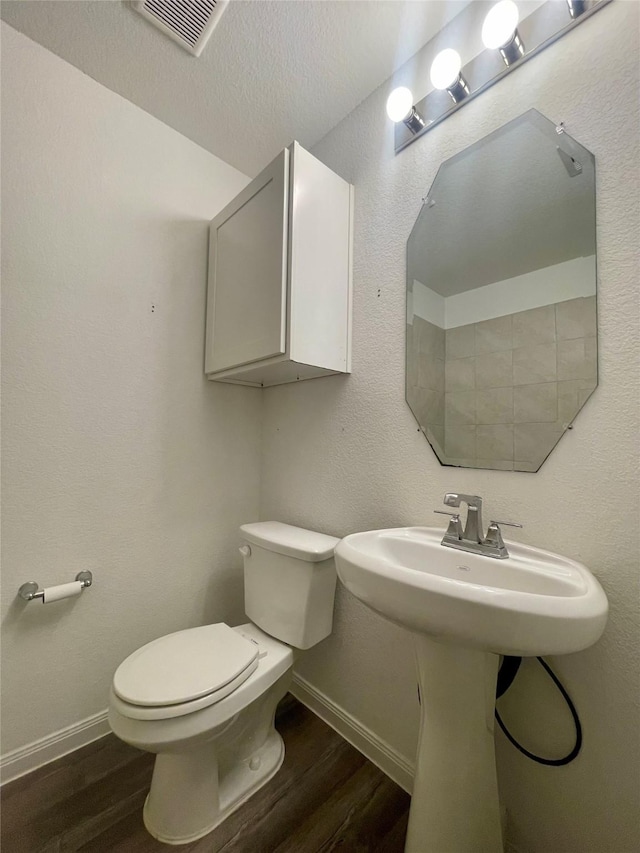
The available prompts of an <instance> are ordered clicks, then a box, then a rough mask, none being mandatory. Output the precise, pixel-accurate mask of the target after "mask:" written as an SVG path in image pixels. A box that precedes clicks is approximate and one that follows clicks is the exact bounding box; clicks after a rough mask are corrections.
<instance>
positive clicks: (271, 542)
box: [240, 521, 340, 563]
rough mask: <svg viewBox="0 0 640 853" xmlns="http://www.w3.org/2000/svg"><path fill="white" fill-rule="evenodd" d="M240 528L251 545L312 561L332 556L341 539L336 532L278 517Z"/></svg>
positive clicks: (315, 561)
mask: <svg viewBox="0 0 640 853" xmlns="http://www.w3.org/2000/svg"><path fill="white" fill-rule="evenodd" d="M240 531H241V533H242V535H243V537H244V539H246V540H247V542H251V543H252V544H253V545H260V546H261V547H262V548H266V549H267V550H268V551H275V552H276V553H278V554H286V555H287V556H288V557H297V558H298V559H299V560H307V561H308V562H311V563H318V562H320V561H321V560H328V559H329V557H333V551H334V548H335V547H336V545H337V544H338V542H339V541H340V540H339V539H336V538H335V536H327V535H326V534H325V533H316V532H315V531H313V530H305V529H304V528H303V527H293V525H291V524H282V522H280V521H257V522H255V523H254V524H243V525H242V527H241V528H240Z"/></svg>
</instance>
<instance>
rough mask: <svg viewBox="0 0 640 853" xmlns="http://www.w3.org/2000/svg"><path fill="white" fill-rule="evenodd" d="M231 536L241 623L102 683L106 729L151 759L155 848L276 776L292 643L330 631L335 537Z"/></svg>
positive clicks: (289, 533)
mask: <svg viewBox="0 0 640 853" xmlns="http://www.w3.org/2000/svg"><path fill="white" fill-rule="evenodd" d="M240 530H241V532H242V538H243V540H244V543H243V545H242V547H241V548H240V550H241V552H242V554H243V556H244V588H245V612H246V614H247V616H248V617H249V618H250V619H251V622H250V623H248V624H246V625H240V626H239V627H237V628H230V627H228V626H227V625H225V624H224V623H220V624H216V625H205V626H203V627H201V628H189V629H188V630H186V631H178V632H177V633H175V634H168V635H167V636H166V637H160V639H157V640H153V642H151V643H148V644H147V645H146V646H143V647H142V648H141V649H138V650H137V651H136V652H133V654H131V655H129V657H128V658H127V659H126V660H125V661H124V662H123V663H122V664H120V666H119V667H118V669H117V671H116V674H115V676H114V678H113V685H112V688H111V695H110V701H109V722H110V724H111V728H112V729H113V731H114V732H115V734H116V735H117V736H118V737H119V738H121V739H122V740H123V741H125V742H126V743H129V744H132V745H133V746H136V747H138V748H139V749H144V750H147V751H148V752H155V753H157V757H156V762H155V766H154V770H153V779H152V782H151V790H150V791H149V795H148V797H147V799H146V802H145V805H144V813H143V814H144V823H145V826H146V827H147V829H148V830H149V832H150V833H151V835H153V836H154V837H155V838H157V839H158V840H159V841H163V842H165V843H166V844H186V843H188V842H190V841H194V840H195V839H197V838H200V837H201V836H203V835H206V834H207V833H208V832H210V831H211V830H212V829H213V828H214V827H216V826H218V824H220V823H222V821H223V820H224V819H225V818H226V817H227V816H228V815H229V814H230V813H231V812H232V811H234V810H235V809H236V808H238V806H240V805H241V804H242V803H243V802H244V801H245V800H247V799H248V798H249V797H250V796H251V795H252V794H253V793H254V792H255V791H256V790H257V789H258V788H260V787H261V786H262V785H264V784H265V783H266V782H267V781H268V780H269V779H271V777H272V776H273V775H274V774H275V773H276V772H277V771H278V769H279V768H280V765H281V764H282V761H283V758H284V744H283V743H282V738H281V737H280V735H279V734H278V733H277V731H276V730H275V727H274V715H275V710H276V705H277V704H278V702H279V701H280V700H281V699H282V697H283V696H284V695H285V693H286V692H287V690H288V688H289V684H290V682H291V676H292V669H293V660H294V651H293V648H292V647H294V648H296V649H308V648H310V647H311V646H313V645H315V644H316V643H319V642H320V640H323V639H324V638H325V637H327V636H328V635H329V634H330V633H331V628H332V622H333V600H334V594H335V586H336V570H335V565H334V561H333V550H334V548H335V546H336V545H337V543H338V540H337V539H334V538H333V537H332V536H325V535H324V534H322V533H313V532H312V531H310V530H303V529H302V528H300V527H292V526H291V525H288V524H281V523H280V522H276V521H267V522H259V523H256V524H245V525H243V526H242V527H241V528H240Z"/></svg>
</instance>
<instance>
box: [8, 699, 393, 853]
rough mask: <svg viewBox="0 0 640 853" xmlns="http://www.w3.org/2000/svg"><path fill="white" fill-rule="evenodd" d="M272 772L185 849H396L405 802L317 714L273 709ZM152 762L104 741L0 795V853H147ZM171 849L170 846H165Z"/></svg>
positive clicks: (201, 852) (153, 847)
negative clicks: (280, 755) (280, 748)
mask: <svg viewBox="0 0 640 853" xmlns="http://www.w3.org/2000/svg"><path fill="white" fill-rule="evenodd" d="M277 719H278V721H277V725H278V730H279V731H280V733H281V734H282V736H283V738H284V741H285V745H286V757H285V761H284V764H283V765H282V768H281V770H280V771H279V772H278V773H277V774H276V776H275V777H274V778H273V779H272V780H271V781H270V782H269V783H268V784H267V785H265V786H264V788H262V789H261V790H260V791H258V792H257V793H256V794H255V795H254V796H253V797H252V798H251V799H250V800H249V802H247V803H245V805H244V806H242V807H241V808H240V809H238V811H237V812H235V814H233V815H231V816H230V817H229V818H228V819H227V820H226V821H225V822H224V823H223V824H222V826H219V827H218V828H217V829H215V830H214V831H213V832H212V833H210V834H209V835H207V836H205V838H201V839H200V840H199V841H196V842H193V843H192V844H187V845H183V846H181V847H180V848H178V849H180V850H184V851H188V852H189V853H192V851H193V853H219V852H220V853H319V851H322V853H329V851H332V850H339V851H341V853H402V850H403V847H404V837H405V833H406V829H407V818H408V814H409V796H408V795H407V794H406V793H405V792H404V791H402V790H401V789H400V788H398V786H397V785H395V784H394V783H393V782H391V780H390V779H388V778H387V777H386V776H385V775H384V774H383V773H382V772H381V771H380V770H378V769H377V768H376V767H374V765H373V764H371V763H370V762H369V761H367V760H366V759H365V758H364V757H363V756H362V755H361V754H360V753H359V752H358V751H357V750H355V749H353V747H351V746H350V745H349V744H348V743H346V741H344V740H343V739H342V738H341V737H340V736H339V735H337V734H336V733H335V732H334V731H333V730H332V729H330V728H329V727H328V726H327V725H325V723H323V722H322V721H321V720H320V719H318V717H316V716H315V715H314V714H312V713H311V712H310V711H308V710H307V709H306V708H304V707H303V706H302V705H300V704H299V703H298V702H296V700H295V699H293V698H292V697H287V699H285V700H284V702H283V703H282V704H281V706H280V708H279V709H278V718H277ZM153 758H154V757H153V756H152V755H148V754H146V753H142V752H139V751H138V750H135V749H133V748H131V747H129V746H126V745H125V744H123V743H122V742H121V741H119V740H117V738H115V737H114V736H113V735H108V736H107V737H104V738H101V739H100V740H99V741H96V742H95V743H92V744H89V745H88V746H86V747H83V748H82V749H79V750H77V751H76V752H74V753H72V754H71V755H68V756H65V757H64V758H61V759H59V760H58V761H55V762H53V763H51V764H48V765H47V766H46V767H42V768H40V769H39V770H35V771H34V772H33V773H30V774H29V775H27V776H23V777H22V778H21V779H16V780H15V781H14V782H11V783H9V784H7V785H5V786H4V787H3V789H2V834H1V842H2V853H54V851H55V852H56V853H67V851H76V850H82V851H84V853H104V851H109V853H153V851H160V850H162V851H169V850H171V849H172V848H171V847H170V846H168V845H166V844H161V843H160V842H158V841H156V840H155V839H153V838H151V836H150V835H149V834H148V833H147V832H146V830H145V829H144V826H143V824H142V804H143V802H144V798H145V796H146V794H147V791H148V788H149V784H150V781H151V771H152V768H153ZM173 849H176V848H173Z"/></svg>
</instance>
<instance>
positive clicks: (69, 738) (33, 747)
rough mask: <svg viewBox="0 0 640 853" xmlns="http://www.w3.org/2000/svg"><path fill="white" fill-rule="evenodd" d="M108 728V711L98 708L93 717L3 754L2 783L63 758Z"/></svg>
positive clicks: (0, 770)
mask: <svg viewBox="0 0 640 853" xmlns="http://www.w3.org/2000/svg"><path fill="white" fill-rule="evenodd" d="M110 731H111V729H110V728H109V723H108V721H107V711H106V710H105V711H100V713H98V714H94V715H93V716H92V717H87V718H86V719H85V720H80V721H79V722H78V723H74V724H73V725H71V726H67V727H66V728H65V729H60V731H57V732H54V733H53V734H51V735H47V736H46V737H43V738H40V740H36V741H34V742H33V743H28V744H27V745H26V746H21V747H20V748H19V749H14V750H13V751H12V752H7V754H6V755H3V756H1V757H0V779H1V780H2V782H1V784H2V785H4V784H6V783H7V782H12V781H13V780H14V779H18V778H19V777H20V776H24V775H25V773H31V771H32V770H37V768H38V767H43V766H44V765H45V764H49V762H50V761H55V760H56V758H62V756H63V755H67V754H68V753H70V752H73V751H74V750H76V749H80V747H81V746H86V745H87V744H88V743H91V742H92V741H94V740H98V738H101V737H104V735H106V734H109V732H110Z"/></svg>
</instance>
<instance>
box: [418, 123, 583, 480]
mask: <svg viewBox="0 0 640 853" xmlns="http://www.w3.org/2000/svg"><path fill="white" fill-rule="evenodd" d="M596 385H597V335H596V235H595V164H594V158H593V155H592V154H591V153H590V152H589V151H587V149H586V148H584V147H583V146H582V145H580V144H578V143H577V142H576V141H575V140H574V139H572V138H571V137H570V136H569V135H568V134H567V133H566V132H565V131H564V129H563V128H562V126H560V127H556V125H555V124H554V123H553V122H551V121H549V120H548V119H546V118H545V117H544V116H543V115H541V114H540V113H538V112H537V111H536V110H530V111H529V112H527V113H525V114H524V115H522V116H520V117H519V118H517V119H515V120H514V121H512V122H510V123H509V124H507V125H505V126H504V127H502V128H500V129H499V130H497V131H495V132H494V133H492V134H490V135H489V136H487V137H485V138H484V139H481V140H480V141H479V142H477V143H475V144H474V145H472V146H470V147H469V148H467V149H465V150H464V151H462V152H461V153H459V154H457V155H456V156H455V157H452V158H451V159H450V160H447V161H445V162H444V163H443V164H442V165H441V166H440V168H439V170H438V173H437V174H436V177H435V180H434V181H433V184H432V186H431V188H430V190H429V193H428V195H427V197H426V198H425V199H424V202H423V206H422V209H421V211H420V213H419V215H418V218H417V220H416V223H415V225H414V227H413V230H412V231H411V235H410V237H409V241H408V244H407V369H406V397H407V403H408V404H409V406H410V408H411V410H412V412H413V414H414V415H415V417H416V419H417V421H418V424H419V425H420V428H421V430H422V431H423V433H424V434H425V436H426V437H427V439H428V441H429V443H430V444H431V446H432V448H433V449H434V451H435V453H436V455H437V457H438V459H439V460H440V462H441V463H442V464H443V465H456V466H461V467H468V468H493V469H498V470H506V471H537V470H538V469H539V468H540V466H541V465H542V463H543V462H544V460H545V459H546V458H547V456H548V455H549V454H550V453H551V451H552V450H553V448H554V447H555V445H556V444H557V443H558V441H559V440H560V439H561V438H562V435H563V434H564V432H565V431H566V430H567V429H569V428H570V427H571V425H572V422H573V420H574V419H575V417H576V415H577V414H578V412H579V411H580V409H581V408H582V406H583V405H584V404H585V402H586V400H587V399H588V398H589V396H590V395H591V394H592V393H593V391H594V389H595V387H596Z"/></svg>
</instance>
